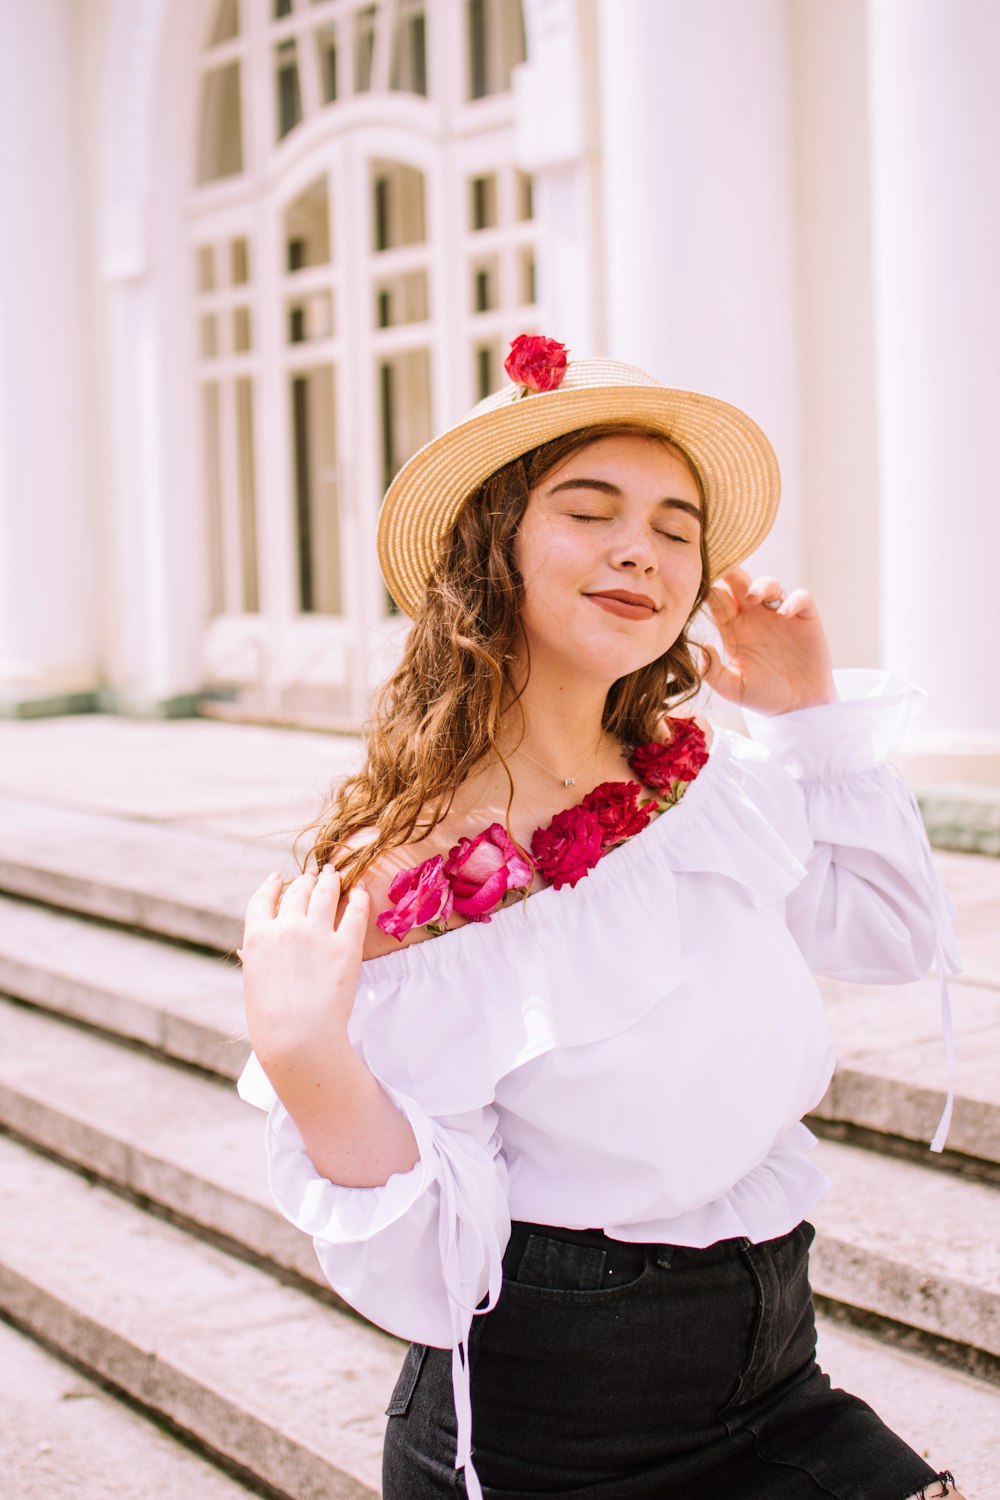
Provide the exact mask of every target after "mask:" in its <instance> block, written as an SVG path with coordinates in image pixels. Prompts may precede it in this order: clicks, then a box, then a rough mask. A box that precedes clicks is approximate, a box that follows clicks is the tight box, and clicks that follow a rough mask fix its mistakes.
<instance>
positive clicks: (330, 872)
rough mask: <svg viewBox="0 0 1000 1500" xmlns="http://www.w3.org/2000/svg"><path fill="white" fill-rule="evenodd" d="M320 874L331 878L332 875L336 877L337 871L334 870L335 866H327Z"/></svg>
mask: <svg viewBox="0 0 1000 1500" xmlns="http://www.w3.org/2000/svg"><path fill="white" fill-rule="evenodd" d="M319 873H320V874H321V875H326V876H327V877H329V876H330V875H336V873H337V871H336V870H335V869H334V867H333V865H330V864H326V865H324V866H323V868H322V870H320V872H319Z"/></svg>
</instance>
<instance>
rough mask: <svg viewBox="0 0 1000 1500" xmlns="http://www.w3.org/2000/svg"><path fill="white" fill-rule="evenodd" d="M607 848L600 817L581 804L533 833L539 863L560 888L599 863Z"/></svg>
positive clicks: (574, 881)
mask: <svg viewBox="0 0 1000 1500" xmlns="http://www.w3.org/2000/svg"><path fill="white" fill-rule="evenodd" d="M603 847H604V839H603V836H602V829H601V820H600V818H599V817H598V815H597V813H596V812H591V811H589V810H588V809H587V808H585V807H583V806H581V805H580V804H579V803H578V804H577V806H576V807H567V808H566V810H565V812H561V813H556V815H555V817H554V818H553V819H552V822H551V823H550V824H549V826H548V827H547V828H536V829H535V831H534V833H533V834H532V835H531V852H532V854H533V855H534V856H535V863H536V864H537V866H538V868H539V869H540V870H541V872H542V874H543V875H544V876H545V879H546V880H550V881H551V882H552V884H553V885H554V886H555V888H556V890H557V891H558V890H559V889H560V888H561V887H562V886H564V885H576V883H577V881H578V880H582V879H583V877H584V875H586V874H587V872H588V870H592V869H593V868H594V866H595V865H596V864H597V861H598V860H599V859H600V857H601V853H602V851H603Z"/></svg>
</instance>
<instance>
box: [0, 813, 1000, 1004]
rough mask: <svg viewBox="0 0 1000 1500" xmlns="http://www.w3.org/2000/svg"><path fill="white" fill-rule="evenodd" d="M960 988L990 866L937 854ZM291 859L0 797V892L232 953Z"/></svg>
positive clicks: (988, 936) (983, 954)
mask: <svg viewBox="0 0 1000 1500" xmlns="http://www.w3.org/2000/svg"><path fill="white" fill-rule="evenodd" d="M934 859H935V864H936V865H937V868H938V870H939V871H940V873H941V876H942V878H943V879H944V882H945V884H946V886H947V888H948V890H949V892H950V893H951V895H952V898H953V899H954V901H955V903H956V905H957V907H958V909H959V915H958V922H957V929H956V930H957V933H958V939H959V944H960V946H961V949H962V952H963V956H964V959H965V970H964V973H963V976H962V979H963V982H965V983H969V984H977V985H984V986H987V987H992V988H995V989H998V990H1000V925H998V924H997V922H996V919H995V914H996V912H997V911H998V910H1000V860H998V859H991V858H987V857H985V856H981V855H974V854H954V853H948V852H939V853H936V854H935V856H934ZM274 868H281V870H282V872H283V873H284V874H286V875H291V874H293V873H295V870H296V868H297V866H296V864H295V861H294V859H293V857H292V855H291V854H285V855H284V856H283V854H282V851H281V849H280V848H274V847H263V846H261V845H260V844H259V843H256V844H255V843H252V842H251V843H246V842H245V841H244V842H240V841H238V840H237V839H236V838H223V837H215V836H211V835H209V834H207V833H204V832H195V831H191V830H184V829H179V828H170V827H163V826H161V825H159V824H157V823H153V822H147V821H141V820H138V819H126V818H121V817H116V816H113V815H108V814H103V813H89V812H80V811H74V810H73V809H67V808H65V807H54V806H50V805H47V804H43V803H31V802H24V801H18V800H15V799H13V798H10V797H6V798H5V797H0V892H3V891H6V892H8V893H9V894H11V895H16V896H21V897H26V898H27V899H29V900H32V901H37V902H40V903H43V904H47V905H50V906H55V907H60V908H63V909H65V910H70V911H78V912H82V913H85V914H87V915H90V916H97V917H102V918H104V919H105V920H107V921H109V922H115V923H118V924H119V925H123V926H126V927H135V928H138V929H139V930H141V931H146V932H152V933H157V934H160V935H161V936H164V937H172V938H178V939H180V940H181V941H183V942H188V943H194V944H197V945H199V946H202V947H208V948H215V949H218V950H219V951H221V952H223V953H228V952H232V951H233V950H234V949H235V947H236V946H237V945H238V943H239V938H240V933H241V931H242V922H243V913H244V911H245V909H246V903H247V899H248V897H249V895H250V893H251V892H252V891H253V890H254V889H255V888H256V886H257V885H259V884H260V882H261V880H262V879H263V878H264V877H265V876H266V875H267V874H268V872H269V871H270V870H272V869H274Z"/></svg>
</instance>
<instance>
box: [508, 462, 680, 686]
mask: <svg viewBox="0 0 1000 1500" xmlns="http://www.w3.org/2000/svg"><path fill="white" fill-rule="evenodd" d="M700 527H701V497H700V495H699V492H698V485H697V483H696V482H695V479H694V475H693V474H692V472H691V470H690V469H689V468H688V465H687V463H686V462H685V460H684V458H683V457H682V456H681V455H680V453H679V452H678V451H677V450H676V449H673V448H668V447H666V446H665V444H663V443H661V442H657V441H656V440H655V439H653V438H645V437H637V436H635V435H634V434H625V433H623V434H622V435H621V436H620V437H619V436H614V437H603V438H597V439H595V441H594V442H593V443H590V444H588V446H587V447H586V448H581V449H580V450H579V451H578V452H576V453H574V454H573V455H572V456H571V457H570V458H568V459H566V460H565V461H564V462H563V463H562V464H560V465H559V467H558V468H556V469H553V470H551V471H550V472H549V473H548V474H547V475H546V476H545V478H544V479H543V480H541V481H540V483H539V484H538V485H536V486H535V488H534V489H533V490H532V491H531V493H530V495H529V498H528V504H527V508H526V510H525V513H524V517H523V519H522V521H521V525H520V528H519V530H518V533H517V535H516V537H515V539H514V562H515V564H516V566H517V568H518V571H519V572H520V575H521V578H522V580H523V583H524V596H523V600H522V605H521V620H522V624H523V626H524V630H525V633H526V635H527V638H528V643H529V646H530V650H531V661H532V667H533V668H534V667H535V666H536V665H540V664H541V662H543V661H547V662H550V663H551V664H552V665H557V664H559V663H562V664H565V665H567V666H569V667H570V668H571V669H572V670H574V671H575V672H577V673H579V672H583V673H584V674H585V675H588V676H595V677H599V678H600V679H602V680H603V681H605V682H607V683H608V684H609V685H610V683H612V682H614V681H616V680H617V679H618V678H619V677H624V676H625V675H626V674H627V673H629V672H634V671H636V670H637V669H638V668H639V667H642V666H645V665H646V664H647V663H649V662H651V661H655V660H656V659H657V657H660V656H662V655H663V654H664V652H665V651H667V650H669V648H670V647H671V646H672V645H673V643H674V641H676V639H677V637H678V636H679V635H680V633H681V631H682V630H683V628H684V625H685V624H686V622H687V620H688V617H689V616H690V614H691V611H692V609H693V608H694V603H695V599H696V598H697V595H698V590H699V588H700V586H701V574H702V563H701V546H700Z"/></svg>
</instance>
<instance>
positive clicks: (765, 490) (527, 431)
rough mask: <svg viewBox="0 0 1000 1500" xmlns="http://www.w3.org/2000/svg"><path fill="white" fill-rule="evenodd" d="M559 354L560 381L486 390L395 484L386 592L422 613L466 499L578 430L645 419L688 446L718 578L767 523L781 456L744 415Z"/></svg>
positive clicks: (386, 517) (388, 512)
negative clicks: (544, 386) (534, 451)
mask: <svg viewBox="0 0 1000 1500" xmlns="http://www.w3.org/2000/svg"><path fill="white" fill-rule="evenodd" d="M523 337H524V336H523V335H522V339H523ZM518 342H521V340H517V341H515V344H516V343H518ZM544 342H546V343H548V344H550V346H551V347H553V348H556V349H561V348H562V345H556V344H554V343H553V341H544ZM509 363H510V362H509V361H508V366H509ZM563 363H564V364H565V369H564V370H562V369H559V370H558V371H557V372H556V374H555V376H553V377H551V378H552V380H553V384H554V388H553V389H550V390H529V389H526V388H525V387H524V386H519V385H510V386H507V387H506V389H505V390H502V391H497V392H495V393H494V394H493V395H492V396H487V397H486V399H485V400H484V401H480V403H479V405H478V406H476V407H474V408H473V409H472V411H471V412H470V413H469V415H468V416H467V417H466V418H465V420H464V421H463V422H459V423H458V424H457V426H455V427H451V428H449V430H448V431H447V432H445V433H442V434H441V436H440V437H437V438H434V439H433V441H432V442H430V443H428V444H427V445H426V447H424V448H421V449H420V450H419V451H418V452H417V453H415V454H414V455H413V457H412V458H410V459H409V460H408V461H407V462H406V463H405V464H404V465H403V467H402V468H401V469H400V471H399V473H398V474H397V475H396V477H395V479H394V480H393V481H392V484H391V485H390V486H389V489H388V491H387V493H386V497H385V500H384V501H383V503H382V510H381V513H380V515H379V523H378V555H379V562H380V564H381V567H382V573H383V576H384V577H385V581H386V584H387V585H388V588H389V591H390V593H391V594H392V597H393V598H394V599H395V600H396V602H397V604H398V605H399V606H400V608H401V609H403V610H404V611H405V612H406V614H408V615H411V616H413V615H415V614H416V613H417V611H418V609H419V607H420V604H421V601H422V599H423V596H424V592H425V590H426V587H427V581H428V579H429V578H430V575H431V572H432V570H433V568H434V566H435V564H436V563H437V561H438V558H439V556H440V553H441V546H442V542H443V541H444V538H445V536H446V535H447V533H448V532H449V531H450V529H451V527H452V525H453V524H454V522H455V518H456V516H457V515H458V512H459V511H460V510H461V508H462V505H463V504H464V502H465V501H466V500H467V499H468V498H469V496H470V495H472V494H473V493H474V492H475V491H476V490H477V489H478V488H479V486H480V485H481V484H482V483H483V481H484V480H485V479H488V478H489V476H490V475H491V474H493V473H495V472H496V470H497V469H500V468H502V467H503V466H504V464H507V463H510V462H511V460H512V459H515V458H518V457H519V456H520V455H521V454H522V453H527V452H528V451H529V449H531V448H537V447H538V446H539V444H541V443H546V442H548V441H549V440H550V439H551V438H556V437H561V436H563V434H565V433H568V432H575V431H576V430H577V428H580V427H590V426H592V425H596V424H601V425H607V424H609V423H621V424H622V425H630V424H640V425H642V426H644V427H648V428H651V429H652V430H654V431H656V432H662V433H663V435H664V436H665V437H668V438H670V439H671V440H672V441H673V442H674V443H676V444H677V446H678V447H680V448H682V449H683V450H684V452H685V453H686V454H687V455H688V457H689V458H690V459H691V462H692V463H693V464H694V467H695V468H696V469H697V471H698V475H699V477H700V479H701V482H702V486H703V488H704V491H705V499H706V502H707V509H708V529H707V534H706V547H707V551H708V559H709V565H710V572H711V575H712V577H713V579H714V578H718V577H720V575H721V574H723V573H725V572H726V571H727V570H728V569H729V568H732V567H735V566H736V564H737V563H738V562H741V561H742V559H743V558H745V557H746V556H747V555H748V554H749V553H750V552H752V551H753V550H754V548H755V547H756V546H758V544H759V543H760V542H761V541H762V540H763V538H764V537H765V536H766V535H767V533H768V531H769V530H770V529H771V524H772V522H773V521H774V517H775V513H776V511H777V508H778V497H779V494H780V492H781V478H780V473H779V470H778V461H777V459H776V457H775V455H774V450H773V448H772V447H771V445H770V443H769V442H768V440H767V438H766V437H765V436H764V434H763V433H762V432H761V430H760V428H759V427H758V426H757V424H756V423H755V422H753V421H751V419H750V418H749V417H748V416H746V414H745V413H744V412H742V411H740V410H739V409H738V408H737V407H735V406H730V405H729V404H728V403H727V402H725V401H719V400H717V399H716V398H715V397H714V396H701V395H698V394H697V393H696V392H694V391H675V390H670V389H668V388H667V387H666V386H662V385H660V384H659V382H658V381H656V380H654V379H653V377H652V376H651V375H646V374H645V373H644V372H643V371H642V370H637V369H635V368H634V366H632V365H624V364H619V363H617V362H616V361H614V360H609V359H572V360H569V361H565V359H564V358H563ZM543 383H544V381H543Z"/></svg>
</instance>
